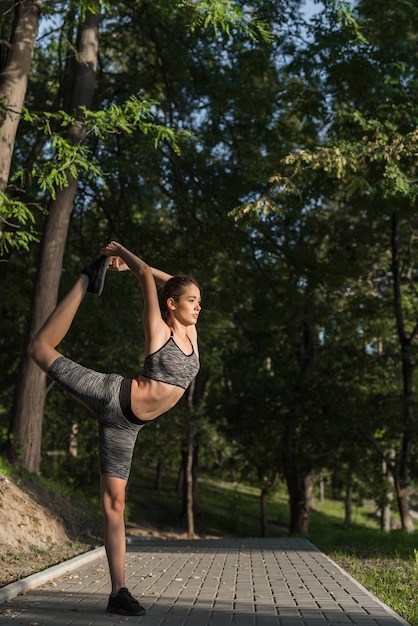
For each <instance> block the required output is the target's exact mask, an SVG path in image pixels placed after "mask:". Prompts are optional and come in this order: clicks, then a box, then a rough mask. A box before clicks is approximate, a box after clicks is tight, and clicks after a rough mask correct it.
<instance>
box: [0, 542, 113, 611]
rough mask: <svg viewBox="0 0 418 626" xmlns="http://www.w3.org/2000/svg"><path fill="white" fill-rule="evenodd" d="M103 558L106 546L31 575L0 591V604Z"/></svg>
mask: <svg viewBox="0 0 418 626" xmlns="http://www.w3.org/2000/svg"><path fill="white" fill-rule="evenodd" d="M101 556H105V549H104V546H101V547H100V548H95V549H94V550H89V551H88V552H84V553H83V554H79V555H78V556H75V557H74V558H72V559H69V560H68V561H63V562H62V563H58V564H57V565H53V566H52V567H49V568H47V569H44V570H42V571H41V572H37V573H36V574H31V576H28V577H27V578H22V580H17V581H16V582H14V583H10V584H9V585H6V586H5V587H2V588H1V589H0V604H2V603H3V602H6V601H7V600H11V599H12V598H15V597H16V596H18V595H19V594H20V593H25V592H26V591H29V590H30V589H34V588H35V587H39V586H40V585H43V584H44V583H47V582H49V581H50V580H53V579H54V578H56V577H57V576H61V575H62V574H65V573H66V572H71V571H73V570H75V569H77V568H79V567H81V566H82V565H85V564H87V563H90V562H91V561H94V560H95V559H98V558H99V557H101Z"/></svg>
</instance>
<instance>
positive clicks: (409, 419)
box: [391, 211, 418, 533]
mask: <svg viewBox="0 0 418 626" xmlns="http://www.w3.org/2000/svg"><path fill="white" fill-rule="evenodd" d="M398 222H399V215H398V212H397V211H395V212H394V213H393V215H392V238H391V246H392V275H393V300H394V308H395V317H396V326H397V332H398V338H399V344H400V348H401V362H402V378H403V418H404V419H403V426H402V433H401V434H402V445H401V452H400V455H399V470H398V472H397V473H396V474H397V475H396V476H394V480H395V489H396V496H397V500H398V506H399V514H400V516H401V522H402V528H403V529H404V530H406V531H407V532H408V533H413V532H414V530H415V529H414V523H413V521H412V517H411V513H410V506H409V487H410V484H411V476H410V466H411V460H412V439H413V430H414V421H415V420H414V418H415V415H414V387H413V385H414V383H413V379H414V370H415V355H414V354H413V351H412V342H413V340H414V339H415V337H416V335H417V333H418V323H417V324H416V325H415V328H414V330H413V331H412V332H411V333H410V334H409V335H408V334H407V333H406V331H405V324H404V316H403V310H402V293H401V268H400V258H399V233H398V229H399V224H398Z"/></svg>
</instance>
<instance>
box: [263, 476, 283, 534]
mask: <svg viewBox="0 0 418 626" xmlns="http://www.w3.org/2000/svg"><path fill="white" fill-rule="evenodd" d="M278 482H279V474H278V472H276V473H275V474H274V478H273V480H272V481H271V482H269V483H268V484H267V485H264V487H262V489H261V493H260V513H261V536H262V537H267V536H268V524H267V496H268V494H269V493H270V491H272V490H273V489H274V488H275V486H276V485H277V483H278Z"/></svg>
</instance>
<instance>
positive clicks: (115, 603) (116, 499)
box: [100, 474, 146, 615]
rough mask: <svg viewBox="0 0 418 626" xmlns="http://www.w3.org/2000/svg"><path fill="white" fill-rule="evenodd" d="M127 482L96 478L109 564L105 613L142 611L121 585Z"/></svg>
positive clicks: (124, 545)
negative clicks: (109, 585) (108, 593)
mask: <svg viewBox="0 0 418 626" xmlns="http://www.w3.org/2000/svg"><path fill="white" fill-rule="evenodd" d="M126 485H127V481H126V480H123V479H122V478H115V477H113V476H104V475H103V474H101V476H100V496H101V504H102V509H103V514H104V542H105V548H106V555H107V560H108V563H109V572H110V579H111V582H112V593H111V594H110V598H109V603H108V606H107V612H108V613H118V614H122V615H145V614H146V611H145V609H144V607H143V606H141V605H140V604H139V602H138V600H136V599H135V598H134V597H133V596H132V595H131V594H130V593H129V591H128V590H127V588H126V586H125V568H126V534H125V516H124V512H125V494H126Z"/></svg>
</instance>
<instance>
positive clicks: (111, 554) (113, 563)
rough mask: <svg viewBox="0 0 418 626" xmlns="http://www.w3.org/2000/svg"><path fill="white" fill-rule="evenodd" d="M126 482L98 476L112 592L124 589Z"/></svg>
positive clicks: (111, 477)
mask: <svg viewBox="0 0 418 626" xmlns="http://www.w3.org/2000/svg"><path fill="white" fill-rule="evenodd" d="M126 484H127V481H126V480H123V479H122V478H114V477H113V476H104V475H103V474H101V476H100V500H101V504H102V509H103V514H104V541H105V548H106V555H107V560H108V562H109V570H110V579H111V582H112V591H113V592H117V591H119V589H121V588H122V587H125V565H126V535H125V516H124V513H125V494H126Z"/></svg>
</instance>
